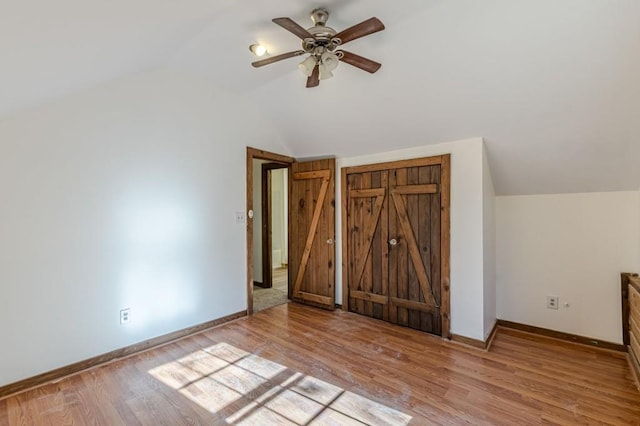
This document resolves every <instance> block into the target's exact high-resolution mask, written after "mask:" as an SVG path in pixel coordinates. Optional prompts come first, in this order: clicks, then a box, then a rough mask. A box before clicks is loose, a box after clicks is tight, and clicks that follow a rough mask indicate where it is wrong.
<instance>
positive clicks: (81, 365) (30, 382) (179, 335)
mask: <svg viewBox="0 0 640 426" xmlns="http://www.w3.org/2000/svg"><path fill="white" fill-rule="evenodd" d="M245 316H247V311H245V310H243V311H240V312H236V313H234V314H230V315H226V316H224V317H221V318H218V319H215V320H212V321H207V322H205V323H202V324H198V325H194V326H191V327H187V328H183V329H182V330H178V331H174V332H171V333H167V334H164V335H162V336H158V337H154V338H152V339H149V340H145V341H143V342H138V343H134V344H133V345H130V346H126V347H124V348H120V349H116V350H114V351H111V352H107V353H105V354H102V355H98V356H95V357H93V358H89V359H85V360H83V361H79V362H76V363H73V364H69V365H67V366H64V367H60V368H56V369H55V370H51V371H48V372H46V373H42V374H38V375H37V376H33V377H29V378H26V379H24V380H20V381H17V382H14V383H10V384H8V385H5V386H0V400H2V399H4V398H7V397H10V396H14V395H16V394H19V393H22V392H26V391H28V390H31V389H33V388H36V387H39V386H43V385H46V384H49V383H55V382H59V381H60V380H62V379H65V378H67V377H69V376H72V375H75V374H78V373H81V372H83V371H86V370H89V369H92V368H96V367H99V366H102V365H104V364H108V363H110V362H114V361H118V360H120V359H123V358H127V357H130V356H132V355H136V354H139V353H141V352H144V351H147V350H149V349H153V348H157V347H159V346H162V345H165V344H168V343H171V342H174V341H176V340H180V339H183V338H185V337H188V336H191V335H193V334H196V333H199V332H201V331H204V330H207V329H209V328H213V327H216V326H219V325H222V324H225V323H228V322H230V321H234V320H237V319H239V318H242V317H245Z"/></svg>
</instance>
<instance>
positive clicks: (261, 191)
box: [247, 148, 294, 314]
mask: <svg viewBox="0 0 640 426" xmlns="http://www.w3.org/2000/svg"><path fill="white" fill-rule="evenodd" d="M293 161H294V160H293V158H290V157H286V156H282V155H279V154H274V153H269V152H266V151H261V150H256V149H253V148H247V211H248V218H249V220H248V221H247V249H248V250H247V270H248V273H247V277H248V283H247V290H248V291H247V296H248V297H247V298H248V300H247V306H248V308H247V311H248V313H249V314H251V313H253V312H256V311H260V310H263V309H267V308H270V307H272V306H276V305H279V304H282V303H286V302H287V301H288V297H289V294H290V289H289V279H288V269H287V266H288V254H289V247H288V235H287V229H288V172H289V170H288V168H289V165H290V164H291V163H293Z"/></svg>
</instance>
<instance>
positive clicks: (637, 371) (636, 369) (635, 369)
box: [627, 350, 640, 390]
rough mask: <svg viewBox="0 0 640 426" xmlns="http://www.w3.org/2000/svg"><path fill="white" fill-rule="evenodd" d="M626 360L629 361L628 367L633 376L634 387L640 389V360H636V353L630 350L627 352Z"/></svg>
mask: <svg viewBox="0 0 640 426" xmlns="http://www.w3.org/2000/svg"><path fill="white" fill-rule="evenodd" d="M627 361H628V362H629V369H630V370H631V375H632V376H633V381H634V382H635V384H636V388H638V390H640V361H638V358H636V355H635V354H634V353H633V351H632V350H629V352H627Z"/></svg>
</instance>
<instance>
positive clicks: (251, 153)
mask: <svg viewBox="0 0 640 426" xmlns="http://www.w3.org/2000/svg"><path fill="white" fill-rule="evenodd" d="M254 159H255V160H267V161H270V162H273V163H279V164H282V165H284V166H285V167H289V166H290V165H291V164H292V163H293V162H294V161H295V159H294V158H292V157H289V156H286V155H282V154H276V153H273V152H269V151H263V150H261V149H256V148H251V147H247V165H246V167H247V182H246V186H247V199H246V202H247V282H246V283H245V284H246V286H247V314H248V315H251V314H253V220H252V218H251V217H250V216H251V215H250V214H249V212H252V211H254V205H253V160H254Z"/></svg>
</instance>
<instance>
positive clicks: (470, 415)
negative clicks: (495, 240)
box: [0, 303, 640, 426]
mask: <svg viewBox="0 0 640 426" xmlns="http://www.w3.org/2000/svg"><path fill="white" fill-rule="evenodd" d="M363 423H365V424H374V425H382V424H397V425H403V424H416V425H425V424H473V425H480V424H501V425H536V424H567V425H575V424H615V425H622V424H640V393H639V392H638V390H637V389H636V388H635V385H634V383H633V382H632V380H631V376H630V372H629V370H628V367H627V364H626V360H625V358H624V354H620V353H615V352H609V351H604V350H599V349H595V348H590V347H583V346H579V345H575V344H571V343H565V342H561V341H556V340H551V339H547V338H542V337H537V336H533V335H530V334H526V333H522V332H519V331H512V330H508V329H499V331H498V334H497V336H496V338H495V340H494V343H493V346H492V347H491V350H490V351H489V352H483V351H481V350H478V349H475V348H470V347H466V346H463V345H460V344H456V343H452V342H446V341H443V340H441V339H439V338H436V337H433V336H430V335H427V334H424V333H421V332H418V331H414V330H410V329H406V328H402V327H399V326H393V325H390V324H386V323H384V322H380V321H377V320H373V319H369V318H365V317H362V316H358V315H356V314H350V313H344V312H340V311H338V312H335V313H331V312H325V311H321V310H316V309H313V308H306V307H303V306H300V305H297V304H294V303H289V304H286V305H281V306H278V307H275V308H272V309H269V310H266V311H263V312H260V313H258V314H256V315H254V316H252V317H250V318H243V319H240V320H237V321H234V322H232V323H228V324H225V325H223V326H220V327H217V328H214V329H211V330H209V331H205V332H203V333H200V334H197V335H195V336H192V337H189V338H186V339H183V340H180V341H178V342H175V343H172V344H169V345H166V346H164V347H161V348H158V349H155V350H152V351H148V352H146V353H143V354H139V355H136V356H133V357H131V358H128V359H126V360H121V361H118V362H115V363H112V364H110V365H107V366H104V367H101V368H97V369H94V370H91V371H88V372H85V373H82V374H79V375H76V376H73V377H71V378H68V379H66V380H63V381H61V382H59V383H57V384H52V385H48V386H44V387H41V388H39V389H36V390H32V391H29V392H26V393H23V394H21V395H18V396H15V397H12V398H8V399H5V400H1V401H0V425H56V426H57V425H85V424H87V425H88V424H98V425H120V424H123V425H139V424H142V425H183V424H184V425H187V424H208V425H211V424H214V425H217V424H253V425H269V424H298V425H303V424H335V425H342V424H347V425H348V424H363Z"/></svg>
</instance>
